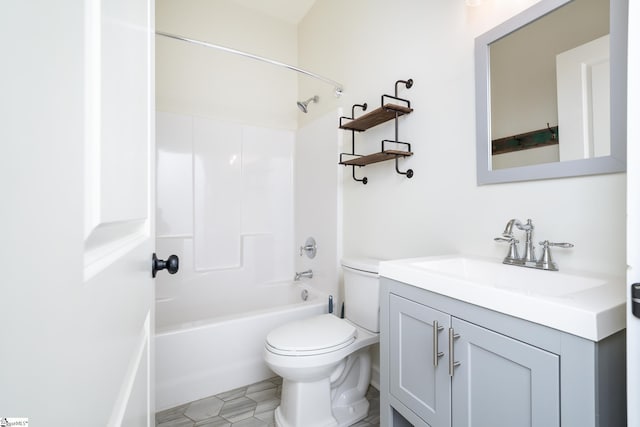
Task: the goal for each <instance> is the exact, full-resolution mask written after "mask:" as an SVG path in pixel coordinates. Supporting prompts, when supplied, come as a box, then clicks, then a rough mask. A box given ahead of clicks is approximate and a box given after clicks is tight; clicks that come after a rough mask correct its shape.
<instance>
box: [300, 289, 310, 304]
mask: <svg viewBox="0 0 640 427" xmlns="http://www.w3.org/2000/svg"><path fill="white" fill-rule="evenodd" d="M300 298H302V301H306V300H307V298H309V291H308V290H306V289H303V290H302V292H301V293H300Z"/></svg>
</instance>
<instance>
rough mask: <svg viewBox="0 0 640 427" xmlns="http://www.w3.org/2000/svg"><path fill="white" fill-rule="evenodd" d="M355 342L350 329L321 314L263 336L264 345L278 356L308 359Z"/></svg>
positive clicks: (342, 322)
mask: <svg viewBox="0 0 640 427" xmlns="http://www.w3.org/2000/svg"><path fill="white" fill-rule="evenodd" d="M355 338H356V328H355V327H354V326H353V325H351V324H349V323H347V322H346V321H344V320H343V319H339V318H337V317H336V316H334V315H332V314H323V315H321V316H313V317H309V318H307V319H301V320H296V321H294V322H291V323H289V324H286V325H283V326H280V327H278V328H276V329H274V330H273V331H271V332H270V333H269V335H267V345H268V346H269V347H270V350H272V351H274V352H276V353H280V354H294V353H295V354H298V355H310V354H320V353H328V352H331V351H335V350H338V349H340V348H343V347H346V346H347V345H349V344H351V343H352V342H353V341H354V340H355Z"/></svg>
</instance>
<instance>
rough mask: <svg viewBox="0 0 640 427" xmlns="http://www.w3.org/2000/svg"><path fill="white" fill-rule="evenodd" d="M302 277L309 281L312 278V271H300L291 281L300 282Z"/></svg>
mask: <svg viewBox="0 0 640 427" xmlns="http://www.w3.org/2000/svg"><path fill="white" fill-rule="evenodd" d="M303 277H308V278H309V279H311V278H312V277H313V271H311V269H309V270H305V271H301V272H299V273H296V276H295V277H294V278H293V280H300V279H301V278H303Z"/></svg>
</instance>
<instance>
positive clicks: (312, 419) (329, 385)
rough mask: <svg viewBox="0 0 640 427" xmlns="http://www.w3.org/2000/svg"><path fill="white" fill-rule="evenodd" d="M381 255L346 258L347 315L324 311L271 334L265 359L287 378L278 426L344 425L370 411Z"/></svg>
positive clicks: (284, 383) (272, 368)
mask: <svg viewBox="0 0 640 427" xmlns="http://www.w3.org/2000/svg"><path fill="white" fill-rule="evenodd" d="M378 263H379V261H378V260H372V259H344V260H343V261H342V267H343V272H344V294H345V295H344V301H345V318H344V319H341V318H339V317H337V316H335V315H334V314H322V315H318V316H313V317H309V318H306V319H302V320H296V321H293V322H290V323H288V324H285V325H282V326H280V327H278V328H276V329H274V330H273V331H271V332H270V333H269V334H268V335H267V339H266V341H265V349H264V360H265V362H266V363H267V365H268V366H269V368H271V370H273V371H274V372H275V373H276V374H278V375H280V376H281V377H282V378H283V382H282V396H281V400H280V406H278V407H277V408H276V410H275V421H276V426H279V427H302V426H304V427H316V426H317V427H320V426H322V427H333V426H338V427H343V426H350V425H352V424H355V423H356V422H358V421H359V420H361V419H363V418H365V417H366V416H367V414H368V412H369V402H368V401H367V399H366V397H365V394H366V392H367V389H368V387H369V381H370V379H371V356H370V353H369V346H370V345H371V344H375V343H377V342H378V341H379V337H378V334H379V332H380V316H379V307H380V304H379V298H380V297H379V288H380V286H379V281H378Z"/></svg>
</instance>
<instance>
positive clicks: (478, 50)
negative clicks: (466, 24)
mask: <svg viewBox="0 0 640 427" xmlns="http://www.w3.org/2000/svg"><path fill="white" fill-rule="evenodd" d="M571 1H573V0H542V1H540V2H539V3H536V4H535V5H533V6H532V7H530V8H529V9H526V10H525V11H523V12H522V13H520V14H518V15H516V16H514V17H513V18H511V19H509V20H508V21H506V22H504V23H502V24H500V25H498V26H497V27H495V28H493V29H491V30H489V31H487V32H486V33H484V34H482V35H481V36H479V37H477V38H476V40H475V66H476V162H477V164H476V167H477V183H478V185H484V184H497V183H503V182H517V181H529V180H539V179H549V178H564V177H570V176H582V175H595V174H605V173H615V172H624V171H626V168H627V144H626V142H627V27H628V0H610V3H611V6H610V7H611V14H610V27H609V28H610V40H611V52H610V55H611V56H610V59H611V61H610V63H611V156H607V157H596V158H592V159H580V160H570V161H564V162H556V163H545V164H539V165H533V166H524V167H516V168H509V169H497V170H492V169H491V149H490V144H491V133H490V130H491V126H490V123H491V122H490V120H491V89H490V74H489V73H490V69H489V68H490V67H489V45H490V44H491V43H493V42H494V41H496V40H499V39H501V38H502V37H504V36H506V35H508V34H510V33H512V32H514V31H516V30H517V29H519V28H520V27H523V26H525V25H527V24H528V23H530V22H532V21H535V20H536V19H538V18H540V17H542V16H544V15H546V14H548V13H550V12H552V11H553V10H555V9H557V8H559V7H560V6H563V5H565V4H567V3H569V2H571Z"/></svg>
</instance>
